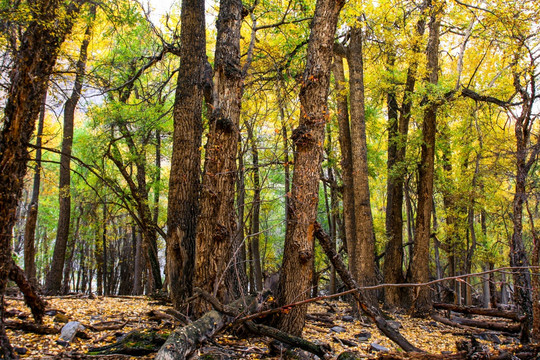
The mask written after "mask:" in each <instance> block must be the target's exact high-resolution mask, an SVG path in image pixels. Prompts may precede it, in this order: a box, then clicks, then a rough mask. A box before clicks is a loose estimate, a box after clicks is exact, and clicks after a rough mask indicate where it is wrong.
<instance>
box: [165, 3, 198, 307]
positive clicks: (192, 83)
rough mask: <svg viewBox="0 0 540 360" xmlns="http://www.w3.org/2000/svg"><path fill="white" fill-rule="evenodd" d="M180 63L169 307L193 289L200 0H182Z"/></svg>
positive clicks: (170, 218)
mask: <svg viewBox="0 0 540 360" xmlns="http://www.w3.org/2000/svg"><path fill="white" fill-rule="evenodd" d="M181 23H182V29H181V34H180V38H181V44H182V53H181V56H180V63H181V65H180V68H179V73H178V82H177V86H176V98H175V103H174V113H173V116H174V134H173V154H172V161H171V175H170V178H169V200H168V201H169V206H168V209H167V227H168V233H167V276H168V279H169V291H170V294H171V300H172V302H173V306H174V307H175V308H176V309H180V307H181V306H182V305H183V303H184V301H185V300H186V299H187V298H188V297H190V296H191V295H192V294H193V277H194V269H195V238H196V227H197V216H198V213H199V190H200V181H201V180H200V178H201V150H200V148H201V141H202V140H201V139H202V102H203V90H204V82H203V80H204V79H203V72H204V69H205V62H206V28H205V13H204V0H183V1H182V15H181Z"/></svg>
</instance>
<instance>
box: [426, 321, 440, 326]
mask: <svg viewBox="0 0 540 360" xmlns="http://www.w3.org/2000/svg"><path fill="white" fill-rule="evenodd" d="M428 325H429V326H433V327H439V324H437V322H436V321H430V322H428Z"/></svg>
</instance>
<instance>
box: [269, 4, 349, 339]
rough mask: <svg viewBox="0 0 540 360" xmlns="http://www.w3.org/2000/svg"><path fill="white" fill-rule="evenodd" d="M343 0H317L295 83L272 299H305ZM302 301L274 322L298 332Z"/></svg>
mask: <svg viewBox="0 0 540 360" xmlns="http://www.w3.org/2000/svg"><path fill="white" fill-rule="evenodd" d="M343 4H344V2H343V1H339V0H338V1H335V0H318V1H317V5H316V7H315V15H314V17H313V20H312V24H311V34H310V37H309V42H308V50H307V55H306V56H307V60H306V66H305V69H304V74H303V76H302V83H301V87H300V106H301V111H300V121H299V125H298V127H297V128H296V129H295V130H294V131H293V135H292V139H293V141H294V146H295V152H294V170H293V179H292V192H291V197H290V200H289V201H290V203H289V206H290V210H289V212H288V217H287V230H286V234H285V249H284V255H283V264H282V268H281V277H280V283H279V291H278V302H279V304H280V305H286V304H289V303H292V302H294V301H298V300H303V299H306V298H307V297H308V296H309V290H310V289H311V286H310V280H311V273H312V266H313V265H312V259H313V256H314V254H313V249H314V230H315V221H316V211H317V203H318V199H319V196H318V193H319V177H320V166H321V162H322V151H323V143H324V129H325V124H326V122H327V120H328V107H327V98H328V86H329V82H330V66H331V63H332V55H333V52H332V49H333V43H334V34H335V30H336V26H337V21H338V17H339V13H340V10H341V8H342V7H343ZM306 310H307V306H306V305H302V306H297V307H294V308H292V309H291V310H290V311H289V312H288V313H284V314H281V315H280V318H279V319H278V327H279V328H280V329H281V330H283V331H286V332H289V333H291V334H293V335H300V334H301V332H302V329H303V327H304V321H305V315H306Z"/></svg>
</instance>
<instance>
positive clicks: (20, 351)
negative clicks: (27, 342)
mask: <svg viewBox="0 0 540 360" xmlns="http://www.w3.org/2000/svg"><path fill="white" fill-rule="evenodd" d="M13 350H15V352H16V353H17V354H19V355H25V354H26V353H27V352H28V349H27V348H23V347H17V346H15V347H13Z"/></svg>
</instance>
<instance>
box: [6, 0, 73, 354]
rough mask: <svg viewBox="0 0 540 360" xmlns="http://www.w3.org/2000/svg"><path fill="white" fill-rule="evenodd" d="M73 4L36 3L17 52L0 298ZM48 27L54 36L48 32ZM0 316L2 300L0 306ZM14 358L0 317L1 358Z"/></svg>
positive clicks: (10, 94)
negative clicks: (34, 140) (33, 142)
mask: <svg viewBox="0 0 540 360" xmlns="http://www.w3.org/2000/svg"><path fill="white" fill-rule="evenodd" d="M78 10H79V9H78V7H77V5H76V4H75V3H72V2H69V3H67V4H66V3H64V2H60V1H58V0H51V1H43V0H40V1H36V2H35V3H33V6H32V7H31V9H30V16H29V19H30V20H29V21H28V23H27V26H26V30H25V31H24V33H23V34H22V38H21V39H20V46H19V48H18V49H17V50H16V52H17V56H15V57H14V65H13V69H15V70H14V71H13V72H12V73H11V77H10V86H9V87H8V90H7V94H6V98H7V101H6V106H5V108H4V120H3V124H2V125H3V126H2V130H1V133H0V169H2V171H1V172H0V173H1V175H0V298H1V299H3V295H4V292H5V289H6V284H7V278H8V273H9V270H10V269H9V265H8V264H9V262H10V259H11V236H12V231H13V226H14V224H15V222H16V220H17V219H16V218H15V213H16V211H17V204H18V200H19V198H20V196H21V193H22V187H23V181H21V180H22V179H24V177H25V174H26V167H27V162H28V150H27V148H26V147H27V144H28V143H29V141H30V138H31V137H32V134H33V132H34V128H35V123H36V120H37V117H38V114H39V110H40V104H41V102H42V101H43V97H44V94H45V92H46V91H47V81H48V78H49V75H50V74H51V72H52V70H53V67H54V65H55V63H56V59H57V57H58V53H59V51H60V47H61V45H62V43H63V42H64V39H65V37H66V35H67V34H68V33H69V32H70V31H71V28H72V24H73V19H74V17H75V16H76V14H77V12H78ZM51 24H54V28H55V31H53V32H51V31H50V27H51V26H52V25H51ZM0 313H3V300H0ZM2 357H3V358H4V359H12V358H15V354H14V353H13V349H12V348H11V345H10V344H9V340H8V338H7V335H6V332H5V329H4V322H3V319H2V317H0V358H2Z"/></svg>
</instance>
